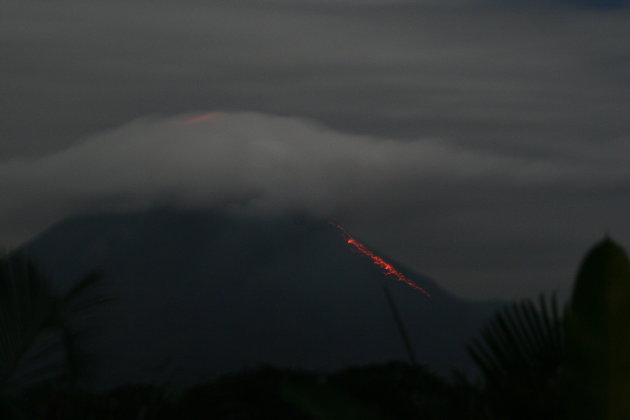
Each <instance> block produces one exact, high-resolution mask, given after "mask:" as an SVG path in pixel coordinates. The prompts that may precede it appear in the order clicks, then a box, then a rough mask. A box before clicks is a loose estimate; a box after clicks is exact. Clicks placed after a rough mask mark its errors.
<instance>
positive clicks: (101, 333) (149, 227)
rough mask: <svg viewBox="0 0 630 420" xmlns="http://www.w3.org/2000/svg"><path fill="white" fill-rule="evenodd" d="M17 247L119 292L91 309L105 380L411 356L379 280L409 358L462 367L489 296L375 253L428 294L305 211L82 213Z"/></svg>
mask: <svg viewBox="0 0 630 420" xmlns="http://www.w3.org/2000/svg"><path fill="white" fill-rule="evenodd" d="M419 234H420V233H419ZM358 239H359V240H362V238H361V237H360V236H359V238H358ZM366 245H367V246H368V247H369V243H368V244H366ZM18 252H19V253H25V254H28V255H29V256H30V257H31V258H32V259H34V260H35V261H36V262H37V263H39V265H40V266H41V267H42V268H43V270H44V272H45V273H47V274H48V275H49V276H50V277H51V278H52V279H53V280H54V282H55V284H56V286H57V287H59V288H61V289H63V288H66V287H68V285H69V284H71V283H72V282H73V281H75V280H76V279H78V278H80V277H81V276H82V275H83V274H85V273H86V272H88V271H90V270H93V269H95V268H100V269H103V270H104V272H105V278H104V280H103V282H102V284H101V290H100V292H101V294H103V295H106V296H108V297H112V298H114V299H115V300H114V301H113V302H109V303H107V304H105V305H103V306H102V307H101V308H100V309H99V310H98V313H96V314H95V316H94V320H93V322H95V327H93V328H92V329H91V331H90V332H91V334H90V335H89V336H88V338H86V340H88V342H87V348H88V349H89V350H90V351H91V353H92V355H93V357H94V371H95V375H96V376H95V378H96V380H97V381H99V383H105V384H112V385H113V384H117V383H120V382H127V381H149V380H151V381H153V380H172V381H173V382H175V383H190V382H196V381H199V380H203V379H207V378H209V377H212V376H215V375H217V374H221V373H226V372H230V371H234V370H238V369H243V368H246V367H255V366H258V365H260V364H273V365H279V366H288V367H301V368H309V369H322V370H328V369H336V368H341V367H346V366H350V365H361V364H367V363H376V362H386V361H390V360H407V353H406V352H405V347H404V344H403V341H402V340H401V336H400V334H399V331H398V329H397V325H396V322H395V321H394V317H393V316H392V312H391V310H390V307H389V306H388V303H387V299H386V295H385V293H384V291H383V285H386V287H387V288H389V290H390V291H391V294H392V297H393V300H394V301H395V303H396V304H397V306H398V310H399V312H400V316H401V318H402V319H403V321H404V323H405V325H406V327H407V330H408V332H409V336H410V340H411V342H412V345H413V348H414V351H415V354H416V358H417V360H418V362H419V363H421V364H426V365H429V366H430V367H433V368H435V369H436V370H442V371H443V370H445V369H448V368H449V367H451V366H457V367H462V366H465V365H466V364H467V362H466V360H467V358H466V355H465V352H464V343H465V342H466V340H468V339H469V338H470V337H471V336H472V335H474V334H475V333H476V332H477V329H478V328H479V326H480V325H481V324H482V323H483V322H484V321H485V320H486V319H487V317H488V316H489V315H490V314H491V313H492V312H493V311H494V310H495V309H496V307H497V303H489V302H486V303H484V302H473V301H467V300H463V299H459V298H456V297H454V296H452V295H450V294H449V293H447V292H446V291H444V290H442V289H440V287H439V286H438V285H437V284H436V283H435V282H433V281H431V280H430V279H428V278H427V277H424V276H421V275H418V274H415V273H413V272H411V271H410V270H408V269H406V268H405V267H402V266H400V265H397V264H396V263H395V261H393V260H391V259H388V258H387V257H386V256H384V258H385V259H387V260H388V261H389V262H392V263H394V264H395V265H396V266H397V268H399V269H400V271H402V272H403V273H405V274H406V275H407V276H408V277H409V278H411V279H413V280H414V281H416V282H417V283H418V284H419V285H421V286H422V287H424V288H425V289H427V290H428V291H429V292H430V293H431V295H432V296H431V298H427V297H426V296H424V295H423V294H422V293H420V292H419V291H417V290H415V289H413V288H410V287H409V286H407V285H405V284H403V283H401V282H399V281H396V280H395V279H393V278H390V277H385V276H384V275H383V274H382V271H381V269H380V268H378V267H377V266H375V265H374V264H372V262H371V261H370V260H369V259H368V258H366V257H364V256H362V255H360V254H357V253H356V252H355V251H353V250H352V248H351V247H349V246H348V244H346V243H345V242H344V240H343V238H342V237H341V235H340V232H339V231H338V230H337V229H335V228H334V227H331V226H330V225H329V224H328V223H326V222H325V221H321V220H315V219H313V218H307V217H296V216H292V217H286V216H284V217H265V218H262V217H251V216H236V215H231V214H226V213H222V212H216V211H180V210H172V209H159V210H153V211H147V212H138V213H127V214H99V215H89V216H83V217H76V218H72V219H69V220H66V221H64V222H62V223H59V224H58V225H56V226H54V227H52V228H51V229H49V230H47V231H46V232H44V233H43V234H42V235H40V236H39V237H37V238H35V239H34V240H33V241H31V242H30V243H28V244H27V245H26V246H24V247H23V248H22V249H21V250H19V251H18ZM418 257H419V258H421V256H418Z"/></svg>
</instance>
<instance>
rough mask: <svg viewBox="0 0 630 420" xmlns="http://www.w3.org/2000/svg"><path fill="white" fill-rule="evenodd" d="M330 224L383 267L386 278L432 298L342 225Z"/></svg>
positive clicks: (349, 242) (348, 241) (347, 240)
mask: <svg viewBox="0 0 630 420" xmlns="http://www.w3.org/2000/svg"><path fill="white" fill-rule="evenodd" d="M329 223H330V224H331V225H332V226H334V227H336V228H337V229H339V230H340V231H341V233H343V236H344V237H345V239H346V243H348V244H350V245H352V246H353V247H354V248H355V249H356V250H357V251H359V252H360V253H361V254H363V255H365V256H367V257H369V258H370V259H371V260H372V262H373V263H374V264H376V265H377V266H379V267H381V268H382V269H383V271H384V272H385V275H386V276H392V277H394V278H396V280H398V281H402V282H404V283H406V284H408V285H409V286H411V287H413V288H414V289H416V290H419V291H421V292H422V293H424V294H425V295H426V296H427V297H430V296H431V295H430V294H429V292H427V291H426V290H424V289H423V288H422V287H420V286H418V285H417V284H416V283H414V282H413V281H412V280H411V279H409V278H408V277H407V276H405V275H404V274H403V273H401V272H400V271H398V270H396V268H394V266H393V265H391V264H390V263H388V262H387V261H385V260H383V259H382V258H381V257H379V256H378V255H376V254H375V253H373V252H372V251H370V250H369V249H368V248H367V247H366V246H365V245H363V244H362V243H361V242H359V241H357V240H356V239H355V238H353V237H352V235H350V234H349V233H348V231H347V230H346V229H345V228H344V227H343V226H340V225H338V224H336V223H333V222H329Z"/></svg>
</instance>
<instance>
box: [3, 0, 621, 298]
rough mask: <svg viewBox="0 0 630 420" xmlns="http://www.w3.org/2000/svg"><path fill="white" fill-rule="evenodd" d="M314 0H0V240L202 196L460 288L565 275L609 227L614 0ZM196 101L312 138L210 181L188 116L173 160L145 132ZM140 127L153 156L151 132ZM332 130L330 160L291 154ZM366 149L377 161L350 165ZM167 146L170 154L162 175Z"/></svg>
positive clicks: (543, 281)
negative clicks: (367, 250)
mask: <svg viewBox="0 0 630 420" xmlns="http://www.w3.org/2000/svg"><path fill="white" fill-rule="evenodd" d="M324 3H325V4H324ZM324 3H322V2H318V1H309V2H301V1H297V0H296V1H278V2H275V1H274V2H272V1H269V2H260V1H256V2H250V1H242V2H241V1H239V2H234V1H212V2H205V1H204V2H202V1H187V2H181V1H180V2H175V1H166V0H163V1H151V2H149V1H126V2H122V1H121V2H89V3H86V2H79V1H76V0H61V1H57V2H54V3H53V2H47V1H23V0H7V1H5V2H3V5H2V13H1V14H0V19H1V20H2V22H1V24H0V54H2V57H3V60H2V62H1V63H0V71H1V74H2V84H1V87H0V89H1V91H2V92H1V93H2V94H1V95H0V107H1V108H2V110H3V112H2V113H1V114H0V160H2V161H3V162H4V163H3V164H2V166H1V169H0V172H1V176H0V188H1V189H2V191H3V193H4V194H5V197H7V198H6V200H4V201H3V204H2V214H3V216H4V222H3V223H4V228H3V229H2V235H3V242H5V243H6V242H11V243H16V241H18V240H19V239H21V238H26V237H28V236H30V235H32V234H33V233H35V232H36V229H35V226H43V225H45V224H46V223H50V222H52V221H53V220H56V218H58V217H61V216H63V215H66V214H70V213H71V212H74V211H78V210H79V209H80V208H95V207H102V206H108V205H109V206H113V207H118V208H120V207H125V206H129V207H134V206H136V207H137V206H139V205H146V204H148V203H151V202H156V201H157V202H159V201H160V200H162V201H164V200H170V201H182V200H183V201H188V202H189V204H191V205H192V204H195V203H194V201H195V199H198V198H199V197H207V195H203V194H202V193H203V192H204V191H205V192H207V191H208V190H210V191H214V192H215V195H218V196H220V197H223V198H222V199H223V200H224V201H228V202H231V203H234V204H233V205H237V204H235V203H244V202H245V203H246V202H249V204H250V205H251V204H252V203H253V204H257V205H258V206H259V207H265V206H267V207H274V206H279V207H282V206H280V205H279V204H278V203H280V204H282V203H284V205H285V206H286V207H290V206H302V207H308V208H313V207H315V208H317V209H318V211H320V212H321V213H330V214H332V215H335V216H337V217H338V218H339V219H340V220H342V221H343V222H344V223H347V224H348V226H349V227H350V228H352V229H353V230H356V232H357V233H358V234H360V235H363V236H364V237H365V239H368V240H369V242H370V243H371V244H374V245H375V246H377V247H379V248H381V249H383V250H385V251H386V252H388V253H390V254H391V255H392V256H395V257H396V258H400V259H401V260H403V261H404V262H405V263H407V264H409V265H411V266H414V267H415V268H417V269H419V270H422V271H424V272H426V273H428V274H431V275H434V276H435V277H436V278H437V279H438V280H440V281H441V282H443V283H445V284H446V285H447V286H449V287H451V288H452V289H453V290H455V291H457V292H459V293H465V294H469V295H478V296H481V295H484V294H493V295H497V296H508V295H514V294H517V295H522V294H529V293H530V292H532V291H538V290H540V289H542V288H546V287H552V286H553V287H556V286H557V285H559V284H567V282H568V279H570V277H571V276H572V275H573V273H572V270H573V269H574V265H575V264H576V263H577V258H579V256H580V253H581V252H582V251H583V250H584V249H585V248H586V247H587V246H588V245H590V243H591V242H592V241H593V240H594V239H596V238H597V237H599V236H600V235H601V233H602V232H603V231H604V230H605V229H609V230H610V231H611V232H612V233H613V234H615V236H618V237H619V238H620V239H621V240H622V241H623V240H624V238H628V237H629V235H630V231H629V230H630V228H629V227H628V224H627V223H626V222H625V221H626V220H627V216H626V214H625V212H624V209H627V208H628V207H629V204H630V203H628V199H627V198H626V197H630V194H628V192H629V188H628V177H627V173H626V169H625V168H626V166H628V165H627V161H628V157H627V156H628V153H629V151H628V148H627V147H628V146H627V145H628V144H630V142H629V137H630V120H629V119H628V118H627V115H626V114H627V109H628V104H629V103H630V91H629V90H628V88H627V86H629V84H628V81H629V80H630V66H629V65H628V64H629V60H630V56H629V55H628V50H627V45H629V44H630V28H629V27H628V25H627V21H628V15H629V11H628V10H625V9H617V10H614V9H609V10H597V11H592V10H586V9H577V8H573V7H562V8H554V9H550V8H542V7H538V6H539V5H538V4H535V3H534V2H528V5H524V6H519V7H512V6H511V5H507V2H501V3H502V4H501V5H498V4H497V3H496V2H481V3H479V5H477V3H476V2H458V1H453V2H443V1H442V2H439V3H440V4H439V5H438V4H435V2H431V1H426V2H425V1H423V2H417V3H413V4H412V3H410V2H400V4H393V3H398V2H391V4H390V2H383V4H378V2H374V3H371V4H370V5H366V4H362V5H358V4H357V3H354V2H350V3H348V2H343V1H339V2H324ZM385 3H387V4H385ZM404 3H406V4H404ZM429 3H433V4H430V5H429ZM482 3H483V4H482ZM514 3H516V2H514ZM510 4H512V3H510ZM522 4H524V2H523V3H522ZM199 110H211V111H213V110H214V111H225V112H226V119H225V122H219V121H217V124H224V123H225V124H228V121H234V124H236V121H238V124H243V126H244V127H250V126H251V124H252V122H251V121H252V120H250V119H251V118H253V119H255V120H256V121H264V123H262V122H261V124H263V125H265V126H269V127H271V128H273V130H280V128H282V130H287V132H295V133H299V136H304V139H310V140H312V142H314V143H316V144H313V145H310V144H308V145H307V144H306V143H305V140H304V144H302V143H300V142H299V141H298V142H297V143H295V144H296V145H298V144H299V145H300V148H302V147H303V148H304V151H303V152H300V151H299V150H292V149H289V151H288V153H289V156H288V157H287V159H286V160H285V161H282V160H281V159H279V158H278V157H273V156H271V155H270V153H271V150H266V149H265V150H264V153H266V154H267V155H266V156H267V159H268V160H271V161H274V162H278V161H279V162H282V163H283V165H285V166H282V165H280V164H277V165H275V166H277V168H275V169H274V170H272V169H270V168H264V167H263V168H262V169H260V168H254V167H249V168H242V171H237V169H236V168H233V167H223V166H220V168H221V170H222V171H223V172H220V173H215V174H214V175H215V176H213V177H210V174H212V173H211V172H209V171H210V169H208V168H205V167H204V166H203V162H205V161H204V160H201V159H200V156H198V155H196V154H194V153H192V151H194V150H197V151H198V150H199V149H200V148H201V149H203V147H210V145H208V144H206V143H203V142H202V141H201V140H200V139H199V138H198V137H195V136H194V135H192V133H195V132H196V130H200V129H201V128H202V127H195V128H194V129H193V128H192V127H191V128H190V129H191V130H192V131H191V136H192V137H189V136H188V135H182V136H183V138H185V139H188V140H187V141H188V142H192V144H193V145H194V147H191V151H189V152H186V150H181V151H179V150H174V149H175V147H176V145H175V143H171V142H169V139H164V137H163V136H162V134H160V132H161V131H162V130H164V132H165V133H167V132H168V133H171V132H173V131H169V130H175V127H176V126H177V125H176V124H175V125H169V124H171V122H168V121H171V120H168V121H166V122H165V119H164V118H163V117H164V116H168V115H175V114H182V113H188V112H195V111H199ZM239 111H252V112H254V113H259V114H266V115H267V116H266V117H263V116H260V115H258V116H256V114H247V116H243V115H240V114H239V115H232V113H233V112H239ZM146 115H155V116H157V117H156V119H155V120H140V122H135V123H130V124H127V122H128V121H130V120H134V119H136V118H140V117H143V116H146ZM273 115H275V116H287V117H291V119H276V118H274V117H273ZM160 116H161V117H160ZM293 117H294V118H293ZM241 118H245V120H242V119H241ZM304 118H306V119H308V120H311V121H315V122H316V123H313V124H311V123H307V124H305V123H304V122H302V121H303V119H304ZM123 124H125V125H124V126H123ZM121 126H122V128H120V127H121ZM169 127H171V128H169ZM204 127H205V126H204ZM213 127H214V126H213ZM215 128H216V127H215ZM232 128H233V129H236V128H234V127H232ZM232 128H231V129H232ZM180 129H182V127H179V126H177V130H180ZM243 129H244V128H243ZM108 130H109V131H111V133H109V134H99V135H95V133H98V132H101V133H102V132H107V131H108ZM134 130H137V134H138V139H136V140H132V138H134V136H132V133H136V132H135V131H134ZM291 130H293V131H291ZM274 132H275V131H274ZM149 133H156V135H155V136H149V137H147V135H148V134H149ZM177 133H178V134H177V135H178V136H179V135H180V131H177ZM256 133H258V131H256ZM199 135H201V134H199ZM116 136H119V137H116ZM174 136H175V135H174ZM278 136H279V137H280V138H281V140H280V141H281V143H280V144H284V143H282V142H284V141H287V139H288V137H286V136H284V135H283V134H282V133H279V134H278ZM296 136H297V135H296ZM299 136H298V137H299ZM215 137H216V136H215ZM122 138H125V139H127V140H125V141H122V140H120V139H122ZM160 138H161V139H164V140H163V141H164V142H165V144H166V145H167V148H166V149H165V150H171V151H172V153H171V155H168V156H165V155H164V152H160V150H161V147H158V146H157V145H154V146H150V145H149V143H150V141H154V142H157V141H158V139H160ZM213 138H214V137H213ZM85 139H89V141H87V142H86V143H85V144H83V142H84V141H85ZM99 139H100V140H99ZM150 139H153V140H150ZM333 139H337V140H335V142H336V141H339V143H340V144H345V145H346V146H347V149H343V148H342V149H340V150H339V151H338V153H339V154H340V156H342V157H343V158H339V159H338V160H335V159H334V158H333V157H334V156H333V155H329V154H325V153H323V152H319V153H318V154H316V157H317V158H316V159H314V160H313V161H312V162H310V161H308V160H307V162H306V163H305V164H304V165H301V164H300V165H298V162H302V161H303V160H304V155H305V153H306V151H312V148H313V147H318V146H323V145H326V144H328V145H329V149H330V150H331V152H330V153H332V150H334V149H335V146H333V145H332V143H333ZM327 142H328V143H327ZM109 143H112V144H109ZM320 143H321V144H320ZM125 144H127V145H128V146H129V147H132V146H133V145H134V144H135V145H136V146H137V147H138V148H139V149H138V150H137V151H136V152H134V151H133V150H127V149H126V148H125V147H126V146H125ZM241 144H242V145H244V144H248V143H246V142H245V143H241ZM225 146H226V147H227V146H228V145H225ZM143 147H146V148H148V149H147V150H146V151H145V150H143V149H142V148H143ZM150 147H152V148H150ZM243 147H244V146H243ZM352 147H356V148H357V149H356V150H354V149H352ZM116 148H118V149H116ZM380 148H382V152H383V154H384V155H383V156H389V159H390V160H389V161H385V160H381V161H378V160H376V161H369V156H370V155H369V153H370V152H369V151H372V152H374V151H378V150H381V149H380ZM116 150H118V160H116V159H114V157H115V156H114V155H112V154H113V153H114V152H115V151H116ZM221 150H223V152H222V153H227V152H228V150H230V149H229V148H225V147H224V148H221ZM318 150H319V149H318ZM151 151H155V156H153V157H151V156H149V155H150V154H152V153H153V152H151ZM191 153H192V154H191ZM233 153H234V154H236V151H234V152H233ZM344 153H345V154H344ZM419 154H422V155H423V156H425V157H426V156H431V159H428V158H425V159H423V158H418V160H416V158H417V155H419ZM101 155H102V157H100V156H101ZM145 155H146V156H145ZM72 156H74V158H73V157H72ZM177 156H179V157H180V160H183V159H189V160H190V165H187V166H186V167H185V168H184V169H182V170H181V173H180V172H178V174H174V173H172V172H170V171H169V170H167V169H168V168H170V166H169V165H168V164H167V162H169V160H168V159H171V158H174V157H177ZM230 156H231V155H230ZM230 156H223V158H224V159H226V161H230V159H229V158H230ZM337 156H339V155H337ZM272 157H273V159H272ZM83 158H85V159H87V160H86V161H85V162H84V161H82V160H81V159H83ZM124 159H128V160H130V161H131V162H133V163H134V165H135V166H134V165H130V164H126V163H125V160H124ZM143 159H144V160H143ZM274 159H275V160H274ZM362 159H363V160H362ZM381 159H383V158H382V157H381ZM398 160H400V162H399V163H395V162H397V161H398ZM254 161H255V162H262V160H258V161H256V160H254ZM99 162H100V163H99ZM209 162H213V161H212V160H210V161H209ZM290 162H293V163H290ZM342 162H346V163H347V162H352V164H351V165H350V167H345V166H344V165H342ZM360 162H364V165H363V166H361V165H359V164H358V163H360ZM366 162H369V164H368V163H366ZM106 163H107V164H106ZM127 163H129V162H127ZM309 163H310V164H311V166H309ZM420 164H422V165H421V166H422V168H421V169H420V168H418V167H417V166H420ZM108 165H109V166H108ZM116 165H118V166H116ZM259 165H260V163H259ZM287 165H288V166H287ZM327 165H329V166H327ZM352 165H358V166H352ZM374 165H376V166H374ZM379 165H380V166H379ZM145 166H146V168H152V169H151V174H152V178H151V179H146V177H144V175H143V174H144V173H145V172H146V171H147V170H148V169H142V168H145ZM165 167H167V169H165ZM324 167H325V168H326V170H325V171H322V172H321V173H322V174H324V175H315V174H316V173H317V171H318V170H320V169H322V168H324ZM375 167H376V168H378V170H375V169H374V168H375ZM113 168H116V170H114V169H113ZM392 168H394V169H392ZM70 169H72V171H74V173H77V174H78V173H86V174H88V175H85V176H83V177H80V178H79V177H76V178H72V177H70V176H69V174H70V172H72V171H71V170H70ZM263 169H265V170H263ZM259 170H263V173H264V174H265V176H263V177H261V179H257V178H256V177H254V176H253V175H252V174H254V173H259V172H258V171H259ZM143 171H144V172H143ZM344 171H345V172H344ZM90 173H91V174H92V175H89V174H90ZM286 173H292V174H293V173H297V174H299V176H300V177H301V178H296V179H295V180H291V181H295V182H289V181H287V180H286V179H285V178H287V177H286V176H283V175H282V174H286ZM221 174H223V175H221ZM326 174H330V177H331V178H326V176H325V175H326ZM333 174H334V176H333ZM201 175H208V179H206V178H204V177H202V176H201ZM221 177H223V178H221ZM225 177H229V178H230V179H229V181H230V182H227V183H225V187H224V188H223V189H221V185H223V184H221V183H220V182H218V181H216V180H217V179H219V178H221V179H222V180H223V181H224V178H225ZM56 179H59V180H61V179H63V180H65V181H66V182H67V183H62V182H56V181H55V180H56ZM212 180H215V181H214V182H215V183H214V184H213V183H212V182H213V181H212ZM333 180H334V182H333ZM263 181H264V182H263ZM298 181H299V182H298ZM367 181H369V182H367ZM257 182H258V183H257ZM274 184H275V185H274ZM299 185H310V186H311V187H310V188H311V189H310V190H304V189H300V188H299V187H298V186H299ZM228 186H229V187H234V188H233V189H230V188H228ZM239 186H240V187H239ZM244 186H247V188H245V187H244ZM265 186H268V188H265ZM272 186H275V188H271V187H272ZM370 186H372V188H370ZM88 187H89V188H88ZM236 187H239V188H240V189H239V188H236ZM88 190H89V191H88ZM87 192H89V194H86V193H87ZM219 193H220V194H219ZM252 197H254V198H252ZM256 197H258V200H256ZM261 197H262V198H261ZM265 197H266V198H269V199H268V200H267V201H265ZM43 203H45V204H46V205H44V204H43ZM269 203H275V204H274V206H272V205H271V204H269ZM196 204H197V205H199V204H200V203H196ZM40 207H41V208H40ZM42 208H46V212H45V213H46V214H42V213H43V212H42V211H41V210H42ZM563 282H564V283H563ZM478 285H483V287H481V289H482V290H480V287H479V286H478Z"/></svg>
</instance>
